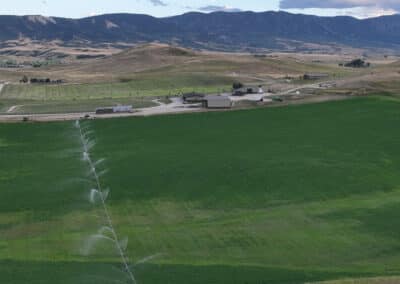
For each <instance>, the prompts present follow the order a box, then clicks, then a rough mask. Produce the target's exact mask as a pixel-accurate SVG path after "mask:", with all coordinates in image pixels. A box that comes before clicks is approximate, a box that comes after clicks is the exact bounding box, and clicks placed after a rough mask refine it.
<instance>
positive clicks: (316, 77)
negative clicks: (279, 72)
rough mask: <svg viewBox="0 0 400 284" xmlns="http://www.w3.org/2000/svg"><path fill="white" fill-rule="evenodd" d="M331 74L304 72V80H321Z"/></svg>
mask: <svg viewBox="0 0 400 284" xmlns="http://www.w3.org/2000/svg"><path fill="white" fill-rule="evenodd" d="M328 77H329V74H326V73H307V74H304V76H303V79H304V80H321V79H325V78H328Z"/></svg>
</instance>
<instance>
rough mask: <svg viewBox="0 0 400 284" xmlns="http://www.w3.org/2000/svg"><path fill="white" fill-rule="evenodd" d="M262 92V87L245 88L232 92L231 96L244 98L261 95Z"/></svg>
mask: <svg viewBox="0 0 400 284" xmlns="http://www.w3.org/2000/svg"><path fill="white" fill-rule="evenodd" d="M263 93H264V90H263V88H262V86H246V87H243V88H240V89H235V90H233V93H232V95H233V96H244V95H250V94H263Z"/></svg>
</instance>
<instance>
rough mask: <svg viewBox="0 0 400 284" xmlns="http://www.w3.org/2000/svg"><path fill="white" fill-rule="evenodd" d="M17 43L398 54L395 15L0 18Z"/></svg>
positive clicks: (399, 23)
mask: <svg viewBox="0 0 400 284" xmlns="http://www.w3.org/2000/svg"><path fill="white" fill-rule="evenodd" d="M19 38H30V39H33V40H40V41H50V40H61V41H64V42H65V43H70V42H78V41H85V42H90V43H93V44H99V43H110V42H112V43H115V42H126V43H138V42H152V41H160V42H165V43H177V44H180V45H182V46H189V47H203V48H209V49H226V50H239V49H246V48H267V49H282V48H283V46H284V44H283V42H292V44H295V43H296V42H305V43H314V44H340V45H347V46H352V47H371V48H376V47H380V48H393V49H400V15H393V16H383V17H379V18H371V19H364V20H359V19H355V18H352V17H344V16H343V17H317V16H310V15H300V14H290V13H286V12H262V13H255V12H237V13H225V12H215V13H211V14H203V13H195V12H192V13H187V14H183V15H180V16H174V17H168V18H155V17H152V16H148V15H139V14H109V15H100V16H94V17H88V18H82V19H67V18H57V17H51V18H49V17H43V16H0V42H4V41H8V40H16V39H19Z"/></svg>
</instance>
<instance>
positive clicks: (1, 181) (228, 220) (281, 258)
mask: <svg viewBox="0 0 400 284" xmlns="http://www.w3.org/2000/svg"><path fill="white" fill-rule="evenodd" d="M399 109H400V104H399V103H398V102H396V101H393V100H391V101H389V100H383V99H357V100H350V101H343V102H332V103H324V104H317V105H302V106H293V107H288V108H275V109H258V110H252V111H240V112H227V113H208V114H190V115H183V116H162V117H151V118H138V119H117V120H106V121H96V122H90V126H91V128H92V129H93V130H94V131H95V132H94V133H95V136H96V141H97V146H96V147H95V149H94V150H95V152H94V154H95V156H96V157H98V158H101V157H105V158H107V162H106V168H108V169H109V172H108V173H106V174H105V176H104V185H105V186H111V199H110V200H109V202H110V203H109V204H110V206H111V211H112V214H113V216H114V219H115V222H116V227H117V228H118V231H119V232H120V233H121V234H122V235H127V236H129V241H130V242H129V246H128V250H129V255H130V256H131V257H132V259H133V260H134V261H136V260H138V259H140V258H142V257H145V256H148V255H152V254H157V253H162V254H163V255H162V257H160V258H157V259H154V260H153V261H152V263H153V264H151V265H144V266H140V267H138V268H136V272H137V273H138V276H139V279H140V280H141V283H174V284H177V283H185V284H186V283H227V280H228V282H229V283H301V282H305V281H318V280H329V279H335V278H336V279H337V278H345V277H349V276H350V277H352V276H354V277H365V276H374V275H376V276H381V275H392V274H399V273H400V271H399V270H400V266H399V260H400V249H399V242H398V238H399V235H400V231H399V229H398V228H399V219H398V218H397V216H398V215H399V213H400V188H399V185H400V176H399V175H398V173H399V171H400V152H399V148H398V143H399V141H400V134H399V132H398V131H397V128H398V125H399V123H400V116H399V115H398V113H399ZM0 133H1V134H0V154H1V157H2V159H0V235H1V236H2V238H1V239H0V259H1V265H0V275H1V276H0V277H1V278H0V280H2V281H5V283H26V282H27V279H29V281H30V283H53V282H52V281H54V279H64V280H62V281H61V280H59V281H61V282H59V281H58V282H57V283H70V282H68V281H69V280H71V279H74V280H73V283H91V282H90V281H89V280H88V279H87V278H85V277H89V276H88V275H89V274H92V273H94V274H96V273H97V272H98V271H101V272H100V274H105V275H106V276H107V275H113V274H112V273H115V272H113V271H112V270H111V268H109V267H110V266H109V265H105V264H104V262H115V261H117V259H116V258H114V257H112V255H113V254H112V253H111V252H110V248H108V247H107V245H106V244H102V245H101V247H99V248H98V250H97V253H95V254H94V255H93V256H92V257H90V258H85V257H82V256H80V255H79V253H78V251H79V248H80V247H82V245H83V243H84V238H85V237H86V236H88V235H89V234H90V233H93V232H96V230H97V229H98V228H99V226H100V224H101V223H102V222H101V219H99V218H97V217H95V216H94V213H96V212H97V211H96V208H92V207H90V206H89V205H88V204H87V202H86V201H85V197H86V196H87V189H89V188H90V187H91V186H90V184H88V183H87V182H84V181H82V180H81V179H79V178H83V177H85V174H84V173H85V172H86V170H85V169H84V165H83V164H82V162H80V161H79V158H80V154H79V151H78V146H79V143H78V141H77V136H76V130H75V129H74V128H73V126H72V124H71V123H49V124H19V125H0ZM49 137H51V139H49ZM39 165H40V166H39ZM76 261H79V262H81V261H83V263H81V264H79V263H77V262H76ZM102 267H107V269H106V268H104V269H103V268H102ZM103 276H104V275H103ZM70 277H71V278H70ZM118 277H119V276H118ZM63 281H64V282H63ZM91 281H93V279H92V280H91ZM97 283H99V282H98V281H97ZM100 283H103V282H100ZM104 283H107V282H104Z"/></svg>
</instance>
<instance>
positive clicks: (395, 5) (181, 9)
mask: <svg viewBox="0 0 400 284" xmlns="http://www.w3.org/2000/svg"><path fill="white" fill-rule="evenodd" d="M2 2H3V3H1V5H0V14H12V15H28V14H29V15H31V14H35V15H37V14H41V15H46V16H61V17H73V18H80V17H87V16H92V15H97V14H105V13H120V12H123V13H143V14H150V15H153V16H158V17H164V16H170V15H177V14H182V13H185V12H188V11H203V12H212V11H215V10H225V11H233V12H234V11H239V10H252V11H267V10H286V11H289V12H295V13H306V14H315V15H328V16H331V15H352V16H355V17H361V18H365V17H372V16H380V15H387V14H394V13H397V12H398V11H400V0H245V1H243V0H184V1H179V0H112V1H110V0H12V1H8V0H7V1H6V0H4V1H2Z"/></svg>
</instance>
